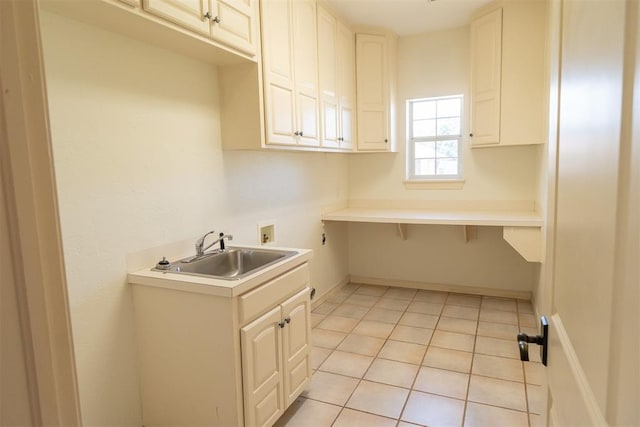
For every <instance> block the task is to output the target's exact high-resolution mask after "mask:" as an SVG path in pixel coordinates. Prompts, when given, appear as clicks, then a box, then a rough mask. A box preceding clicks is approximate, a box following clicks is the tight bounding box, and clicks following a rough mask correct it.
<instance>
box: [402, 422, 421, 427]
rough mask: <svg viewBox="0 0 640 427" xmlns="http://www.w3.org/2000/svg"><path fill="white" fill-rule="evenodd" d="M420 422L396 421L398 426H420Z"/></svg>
mask: <svg viewBox="0 0 640 427" xmlns="http://www.w3.org/2000/svg"><path fill="white" fill-rule="evenodd" d="M420 425H421V424H414V423H408V422H406V421H400V422H399V423H398V427H416V426H420Z"/></svg>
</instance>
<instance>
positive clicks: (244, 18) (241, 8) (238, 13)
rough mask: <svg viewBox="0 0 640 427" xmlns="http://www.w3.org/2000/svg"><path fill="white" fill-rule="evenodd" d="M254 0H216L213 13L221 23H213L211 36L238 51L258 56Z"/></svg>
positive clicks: (213, 4)
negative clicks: (254, 22) (254, 24)
mask: <svg viewBox="0 0 640 427" xmlns="http://www.w3.org/2000/svg"><path fill="white" fill-rule="evenodd" d="M253 1H254V0H214V1H213V3H212V9H213V11H212V12H211V13H212V15H213V16H217V17H218V19H219V21H220V22H217V23H216V22H213V23H212V27H211V36H212V37H214V38H215V39H217V40H220V41H221V42H223V43H225V44H228V45H229V46H232V47H234V48H236V49H238V50H241V51H243V52H246V53H248V54H251V55H255V54H256V46H255V42H256V40H255V34H254V33H255V29H254V26H253V19H254V10H255V9H254V5H253Z"/></svg>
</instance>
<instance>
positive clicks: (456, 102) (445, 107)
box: [438, 98, 460, 117]
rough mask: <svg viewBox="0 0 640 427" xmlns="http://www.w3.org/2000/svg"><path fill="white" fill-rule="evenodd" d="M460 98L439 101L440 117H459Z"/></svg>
mask: <svg viewBox="0 0 640 427" xmlns="http://www.w3.org/2000/svg"><path fill="white" fill-rule="evenodd" d="M459 116H460V98H454V99H442V100H440V101H438V117H459Z"/></svg>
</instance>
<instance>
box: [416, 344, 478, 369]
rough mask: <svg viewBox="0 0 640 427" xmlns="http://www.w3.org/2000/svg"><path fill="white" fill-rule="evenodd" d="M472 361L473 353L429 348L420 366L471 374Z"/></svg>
mask: <svg viewBox="0 0 640 427" xmlns="http://www.w3.org/2000/svg"><path fill="white" fill-rule="evenodd" d="M472 359H473V353H469V352H466V351H458V350H449V349H446V348H438V347H429V348H428V349H427V354H426V355H425V357H424V361H423V362H422V364H423V365H424V366H431V367H432V368H441V369H448V370H450V371H457V372H464V373H469V372H471V361H472Z"/></svg>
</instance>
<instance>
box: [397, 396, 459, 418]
mask: <svg viewBox="0 0 640 427" xmlns="http://www.w3.org/2000/svg"><path fill="white" fill-rule="evenodd" d="M463 412H464V402H463V401H462V400H457V399H450V398H448V397H442V396H436V395H433V394H428V393H422V392H419V391H412V392H411V395H410V396H409V400H408V401H407V406H406V407H405V409H404V412H403V413H402V417H401V419H402V420H403V421H409V422H412V423H416V424H421V425H428V426H460V425H462V414H463Z"/></svg>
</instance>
